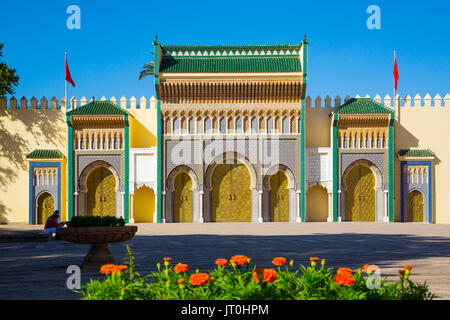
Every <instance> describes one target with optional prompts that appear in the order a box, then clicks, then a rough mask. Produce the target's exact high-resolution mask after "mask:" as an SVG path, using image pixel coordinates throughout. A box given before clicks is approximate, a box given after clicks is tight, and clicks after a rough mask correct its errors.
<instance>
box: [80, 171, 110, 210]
mask: <svg viewBox="0 0 450 320" xmlns="http://www.w3.org/2000/svg"><path fill="white" fill-rule="evenodd" d="M86 185H87V205H86V209H87V215H88V216H115V215H116V192H115V188H116V178H115V177H114V174H113V173H112V172H111V171H110V170H109V169H107V168H105V167H99V168H96V169H94V170H93V171H92V172H91V173H90V174H89V176H88V178H87V184H86Z"/></svg>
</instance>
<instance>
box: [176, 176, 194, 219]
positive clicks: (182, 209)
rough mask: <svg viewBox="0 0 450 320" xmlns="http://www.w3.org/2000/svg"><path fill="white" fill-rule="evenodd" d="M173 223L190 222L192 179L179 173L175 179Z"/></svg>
mask: <svg viewBox="0 0 450 320" xmlns="http://www.w3.org/2000/svg"><path fill="white" fill-rule="evenodd" d="M174 188H175V190H174V193H173V222H192V179H191V177H190V176H189V175H188V174H187V173H185V172H181V173H179V174H178V175H177V176H176V177H175V181H174Z"/></svg>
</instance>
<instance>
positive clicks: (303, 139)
mask: <svg viewBox="0 0 450 320" xmlns="http://www.w3.org/2000/svg"><path fill="white" fill-rule="evenodd" d="M302 45H303V65H302V69H303V71H304V73H303V84H302V88H303V89H302V97H301V108H302V109H301V111H300V114H301V119H300V135H301V136H300V153H301V154H300V177H301V179H300V192H301V193H300V198H301V201H300V211H301V221H302V222H305V221H306V163H305V162H306V137H305V132H306V130H305V125H306V121H305V120H306V119H305V116H306V101H305V95H306V81H307V79H306V74H307V72H308V62H307V61H308V41H307V40H306V39H305V40H304V41H303V43H302Z"/></svg>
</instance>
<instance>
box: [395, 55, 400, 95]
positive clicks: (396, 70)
mask: <svg viewBox="0 0 450 320" xmlns="http://www.w3.org/2000/svg"><path fill="white" fill-rule="evenodd" d="M398 79H399V78H398V69H397V57H395V55H394V81H395V84H394V88H395V91H397V81H398Z"/></svg>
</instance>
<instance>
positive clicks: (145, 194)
mask: <svg viewBox="0 0 450 320" xmlns="http://www.w3.org/2000/svg"><path fill="white" fill-rule="evenodd" d="M154 213H155V193H154V192H153V190H152V189H150V188H149V187H147V186H142V187H140V188H139V189H137V190H135V191H134V195H133V219H134V222H136V223H140V222H153V214H154Z"/></svg>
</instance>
